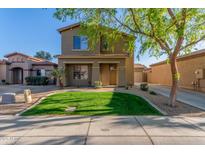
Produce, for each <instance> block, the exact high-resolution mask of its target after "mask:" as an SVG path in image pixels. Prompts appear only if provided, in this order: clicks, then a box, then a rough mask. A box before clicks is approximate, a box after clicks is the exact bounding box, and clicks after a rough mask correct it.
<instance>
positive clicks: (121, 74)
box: [117, 64, 126, 87]
mask: <svg viewBox="0 0 205 154" xmlns="http://www.w3.org/2000/svg"><path fill="white" fill-rule="evenodd" d="M117 70H118V86H119V87H122V86H126V70H125V66H124V65H122V64H118V69H117Z"/></svg>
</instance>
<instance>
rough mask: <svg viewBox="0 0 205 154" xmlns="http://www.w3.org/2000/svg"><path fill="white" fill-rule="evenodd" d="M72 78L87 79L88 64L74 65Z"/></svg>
mask: <svg viewBox="0 0 205 154" xmlns="http://www.w3.org/2000/svg"><path fill="white" fill-rule="evenodd" d="M73 79H76V80H87V79H88V66H87V65H75V66H74V71H73Z"/></svg>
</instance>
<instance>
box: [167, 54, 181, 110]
mask: <svg viewBox="0 0 205 154" xmlns="http://www.w3.org/2000/svg"><path fill="white" fill-rule="evenodd" d="M170 66H171V73H172V88H171V92H170V96H169V105H170V106H172V107H175V106H176V96H177V89H178V82H179V72H178V67H177V63H176V56H172V57H171V58H170Z"/></svg>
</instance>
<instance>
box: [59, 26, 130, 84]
mask: <svg viewBox="0 0 205 154" xmlns="http://www.w3.org/2000/svg"><path fill="white" fill-rule="evenodd" d="M79 30H80V24H79V23H77V24H73V25H70V26H67V27H63V28H60V29H59V30H58V31H59V33H60V34H61V55H60V56H59V57H58V65H59V67H64V68H65V75H64V77H63V84H64V85H65V86H94V84H95V81H101V82H102V85H103V86H110V85H112V86H126V85H128V84H129V85H133V83H134V58H133V56H132V55H131V54H129V52H127V51H123V49H122V44H123V43H124V42H125V41H126V35H125V37H124V40H123V39H122V40H120V41H119V42H118V43H116V45H115V49H114V51H113V52H109V51H108V50H106V49H105V47H104V46H103V44H104V43H105V42H103V39H101V41H100V42H99V43H98V44H97V45H96V48H95V50H94V51H90V50H89V46H88V40H87V37H86V36H80V35H79Z"/></svg>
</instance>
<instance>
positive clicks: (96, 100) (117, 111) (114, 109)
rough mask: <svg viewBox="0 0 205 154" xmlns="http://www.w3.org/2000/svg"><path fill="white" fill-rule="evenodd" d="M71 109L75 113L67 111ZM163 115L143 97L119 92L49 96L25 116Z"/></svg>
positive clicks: (66, 93)
mask: <svg viewBox="0 0 205 154" xmlns="http://www.w3.org/2000/svg"><path fill="white" fill-rule="evenodd" d="M69 107H71V108H76V109H75V111H66V109H68V108H69ZM62 114H65V115H161V113H159V112H158V111H157V110H156V109H154V108H153V107H152V106H150V105H149V104H148V103H147V102H146V101H145V100H144V99H142V98H141V97H138V96H135V95H131V94H125V93H118V92H65V93H59V94H54V95H51V96H48V97H47V98H46V99H44V100H43V101H42V102H41V103H40V104H38V105H37V106H35V107H33V108H31V109H30V110H28V111H26V112H24V113H23V115H62Z"/></svg>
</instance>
